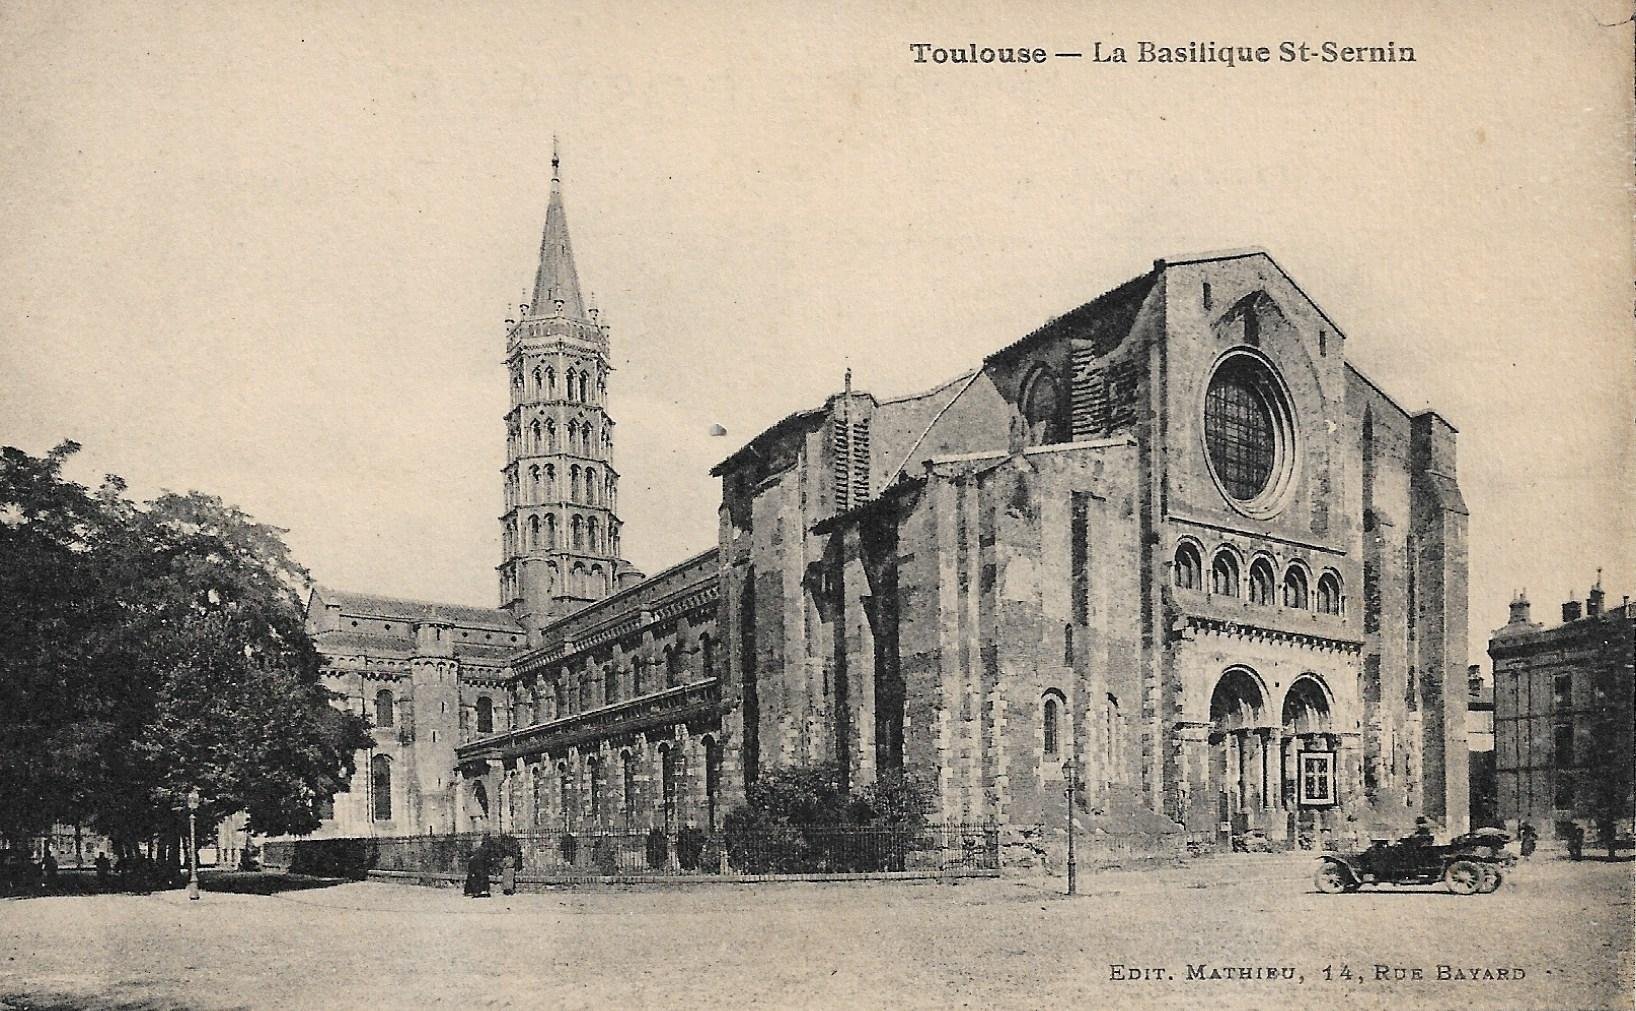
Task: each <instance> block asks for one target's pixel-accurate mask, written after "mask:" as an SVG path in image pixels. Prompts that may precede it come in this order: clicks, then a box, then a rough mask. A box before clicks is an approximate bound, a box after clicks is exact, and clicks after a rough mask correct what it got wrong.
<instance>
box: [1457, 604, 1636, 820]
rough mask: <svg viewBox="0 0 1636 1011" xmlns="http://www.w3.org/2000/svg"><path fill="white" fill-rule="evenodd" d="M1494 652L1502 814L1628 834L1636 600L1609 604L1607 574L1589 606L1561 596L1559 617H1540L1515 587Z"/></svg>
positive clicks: (1633, 800) (1491, 646)
mask: <svg viewBox="0 0 1636 1011" xmlns="http://www.w3.org/2000/svg"><path fill="white" fill-rule="evenodd" d="M1488 655H1489V656H1490V657H1491V658H1492V659H1493V662H1494V742H1495V764H1496V769H1497V772H1498V787H1499V797H1498V801H1499V816H1500V818H1502V819H1503V820H1504V822H1505V824H1506V825H1507V826H1509V827H1510V828H1512V829H1513V830H1514V829H1515V828H1517V826H1518V825H1519V824H1520V823H1521V822H1524V821H1528V822H1532V823H1533V825H1534V827H1535V828H1536V829H1538V830H1539V831H1540V833H1541V834H1542V835H1547V834H1549V835H1556V836H1559V837H1560V836H1561V835H1562V834H1563V833H1564V832H1565V831H1566V829H1567V827H1568V826H1569V824H1570V823H1577V824H1578V826H1579V827H1580V828H1583V829H1585V831H1586V837H1587V838H1588V839H1592V840H1594V839H1597V838H1598V837H1599V834H1600V833H1601V832H1602V831H1605V830H1606V829H1607V828H1608V827H1610V826H1612V827H1613V828H1614V829H1616V831H1617V832H1618V833H1619V834H1621V835H1627V836H1628V835H1630V834H1631V830H1632V813H1633V809H1636V797H1633V795H1632V764H1633V761H1636V759H1633V752H1632V747H1633V746H1632V736H1633V735H1632V727H1636V712H1633V705H1632V698H1633V694H1636V678H1633V674H1632V664H1633V662H1636V605H1633V604H1632V603H1631V602H1630V598H1629V597H1626V598H1624V600H1623V602H1622V603H1620V604H1619V605H1617V606H1615V607H1611V608H1610V607H1608V606H1607V601H1606V595H1605V594H1604V593H1603V590H1602V579H1601V573H1600V572H1598V573H1597V580H1596V585H1595V586H1594V587H1592V588H1591V591H1590V593H1588V594H1587V595H1586V597H1585V601H1584V603H1583V604H1581V603H1580V601H1579V600H1577V599H1575V598H1572V597H1570V598H1569V599H1568V600H1567V601H1566V602H1565V603H1563V605H1562V623H1561V624H1558V625H1552V626H1546V625H1543V624H1541V623H1538V622H1535V621H1533V620H1532V619H1531V616H1530V605H1529V601H1528V596H1527V594H1526V593H1521V594H1518V595H1517V597H1516V598H1515V599H1514V600H1512V602H1511V616H1510V620H1509V621H1508V622H1507V623H1506V624H1505V625H1503V626H1502V627H1500V628H1498V629H1495V630H1494V635H1493V637H1492V638H1491V639H1490V640H1489V643H1488Z"/></svg>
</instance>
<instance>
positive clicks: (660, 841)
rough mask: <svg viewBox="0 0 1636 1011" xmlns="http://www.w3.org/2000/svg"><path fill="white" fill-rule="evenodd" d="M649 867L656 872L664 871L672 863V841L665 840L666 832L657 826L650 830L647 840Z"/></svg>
mask: <svg viewBox="0 0 1636 1011" xmlns="http://www.w3.org/2000/svg"><path fill="white" fill-rule="evenodd" d="M647 851H648V866H649V867H651V868H653V869H654V870H662V869H663V868H664V866H665V865H666V864H667V863H669V862H670V840H669V839H667V838H665V830H664V829H662V828H659V827H658V826H655V827H653V828H650V829H648V838H647Z"/></svg>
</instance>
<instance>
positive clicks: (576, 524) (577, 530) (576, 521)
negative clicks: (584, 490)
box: [568, 516, 585, 551]
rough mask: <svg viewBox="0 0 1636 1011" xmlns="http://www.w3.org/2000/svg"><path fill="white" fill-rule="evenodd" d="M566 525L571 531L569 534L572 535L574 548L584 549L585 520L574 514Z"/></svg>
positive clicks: (577, 549)
mask: <svg viewBox="0 0 1636 1011" xmlns="http://www.w3.org/2000/svg"><path fill="white" fill-rule="evenodd" d="M568 527H569V530H570V531H571V536H572V537H573V545H574V550H575V551H583V550H585V521H584V520H583V519H581V518H580V517H578V516H575V517H574V518H573V519H572V520H570V521H569V523H568Z"/></svg>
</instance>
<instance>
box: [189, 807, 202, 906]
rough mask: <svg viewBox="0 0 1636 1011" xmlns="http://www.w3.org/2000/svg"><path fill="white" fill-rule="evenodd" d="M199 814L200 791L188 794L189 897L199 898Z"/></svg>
mask: <svg viewBox="0 0 1636 1011" xmlns="http://www.w3.org/2000/svg"><path fill="white" fill-rule="evenodd" d="M198 813H199V791H198V790H197V789H193V790H189V791H188V792H187V897H188V898H190V899H197V898H198V897H199V839H198V835H197V834H196V832H195V820H196V819H197V817H198Z"/></svg>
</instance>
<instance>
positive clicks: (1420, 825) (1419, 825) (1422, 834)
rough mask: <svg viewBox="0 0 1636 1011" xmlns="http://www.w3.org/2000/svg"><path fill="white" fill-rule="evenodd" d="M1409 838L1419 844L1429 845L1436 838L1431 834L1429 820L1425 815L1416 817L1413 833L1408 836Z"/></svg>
mask: <svg viewBox="0 0 1636 1011" xmlns="http://www.w3.org/2000/svg"><path fill="white" fill-rule="evenodd" d="M1409 839H1410V841H1412V842H1414V843H1416V844H1417V845H1420V846H1430V845H1431V844H1432V843H1433V842H1435V841H1436V840H1435V838H1434V837H1433V836H1432V828H1431V820H1430V819H1428V818H1427V817H1426V816H1425V815H1421V816H1420V817H1418V818H1416V819H1415V820H1414V835H1412V836H1410V837H1409Z"/></svg>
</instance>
